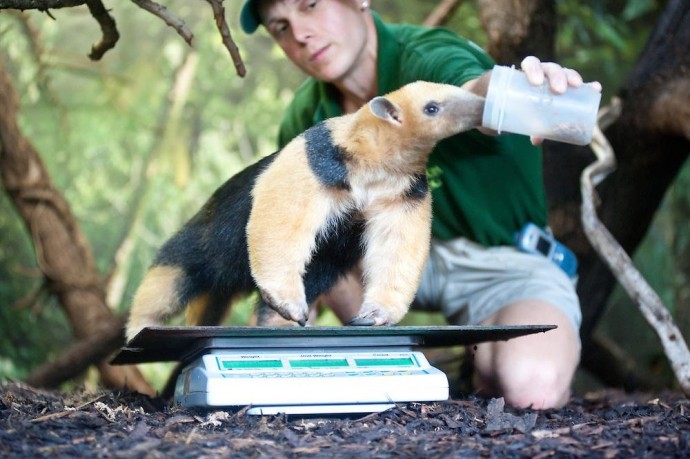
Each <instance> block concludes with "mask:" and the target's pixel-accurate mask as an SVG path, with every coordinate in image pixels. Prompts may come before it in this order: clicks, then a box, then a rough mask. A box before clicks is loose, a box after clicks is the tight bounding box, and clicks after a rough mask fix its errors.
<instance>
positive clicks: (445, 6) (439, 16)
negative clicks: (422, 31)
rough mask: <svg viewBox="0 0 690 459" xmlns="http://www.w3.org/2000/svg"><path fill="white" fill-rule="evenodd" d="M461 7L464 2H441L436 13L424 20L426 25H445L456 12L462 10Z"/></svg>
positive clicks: (435, 9) (453, 0)
mask: <svg viewBox="0 0 690 459" xmlns="http://www.w3.org/2000/svg"><path fill="white" fill-rule="evenodd" d="M460 5H462V0H441V2H440V3H439V4H438V5H437V6H436V8H434V11H432V12H431V13H430V14H429V16H427V18H426V19H425V20H424V25H425V26H427V27H438V26H441V25H443V24H445V23H446V22H448V20H449V19H450V18H451V17H452V16H453V13H455V10H457V9H458V8H460Z"/></svg>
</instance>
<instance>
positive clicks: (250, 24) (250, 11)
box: [240, 0, 261, 34]
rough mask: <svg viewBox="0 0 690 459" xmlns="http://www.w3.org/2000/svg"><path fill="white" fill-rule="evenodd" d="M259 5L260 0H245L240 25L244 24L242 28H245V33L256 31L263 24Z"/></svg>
mask: <svg viewBox="0 0 690 459" xmlns="http://www.w3.org/2000/svg"><path fill="white" fill-rule="evenodd" d="M258 7H259V2H258V0H245V2H244V5H242V11H240V26H242V30H244V31H245V33H248V34H251V33H254V32H256V29H258V28H259V26H260V25H261V19H260V18H259V11H258Z"/></svg>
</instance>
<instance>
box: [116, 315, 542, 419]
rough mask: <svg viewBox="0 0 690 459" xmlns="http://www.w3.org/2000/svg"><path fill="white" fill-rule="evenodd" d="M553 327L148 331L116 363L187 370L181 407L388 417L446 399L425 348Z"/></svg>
mask: <svg viewBox="0 0 690 459" xmlns="http://www.w3.org/2000/svg"><path fill="white" fill-rule="evenodd" d="M553 328H556V327H555V325H527V326H517V325H516V326H433V327H407V326H395V327H148V328H145V329H143V330H142V331H141V332H140V333H139V334H137V336H135V337H134V338H133V339H132V340H131V341H130V342H129V343H127V345H126V346H125V347H124V348H123V349H122V350H121V352H120V353H119V354H118V355H117V356H116V357H115V359H114V360H113V361H112V363H113V364H135V363H144V362H153V361H170V360H177V361H180V362H182V363H183V365H184V368H183V370H182V372H181V373H180V375H179V377H178V379H177V382H176V388H175V401H176V402H177V403H180V404H181V405H183V406H187V407H201V408H209V407H243V406H248V405H250V408H249V409H248V411H247V413H248V414H277V413H286V414H336V413H367V412H376V411H383V410H385V409H388V408H391V407H393V406H394V405H395V403H403V402H430V401H442V400H446V399H448V396H449V391H448V378H447V377H446V375H445V374H444V373H443V372H441V371H440V370H438V369H436V368H434V367H433V366H431V365H430V364H429V362H428V361H427V359H426V357H425V356H424V354H423V353H422V352H421V351H419V350H418V349H419V348H421V347H440V346H455V345H471V344H476V343H480V342H485V341H497V340H507V339H510V338H515V337H518V336H523V335H528V334H533V333H539V332H546V331H548V330H551V329H553Z"/></svg>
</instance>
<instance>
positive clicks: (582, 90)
mask: <svg viewBox="0 0 690 459" xmlns="http://www.w3.org/2000/svg"><path fill="white" fill-rule="evenodd" d="M600 101H601V93H600V92H599V91H597V90H595V89H593V88H591V87H589V86H588V85H582V86H580V87H579V88H570V87H569V88H568V90H567V91H566V92H564V93H563V94H555V93H554V92H552V91H551V90H550V89H549V87H548V85H547V83H544V84H543V85H541V86H534V85H532V84H530V83H529V82H528V81H527V76H526V75H525V74H524V73H523V72H521V71H519V70H516V69H515V68H513V67H504V66H500V65H497V66H495V67H494V68H493V71H492V73H491V80H490V81H489V89H488V92H487V94H486V103H485V105H484V116H483V120H482V126H483V127H485V128H489V129H493V130H495V131H497V132H498V133H499V134H500V133H501V132H512V133H514V134H524V135H529V136H535V137H541V138H543V139H550V140H556V141H559V142H565V143H570V144H574V145H587V144H588V143H590V142H591V141H592V131H593V130H594V123H596V120H597V111H598V110H599V102H600Z"/></svg>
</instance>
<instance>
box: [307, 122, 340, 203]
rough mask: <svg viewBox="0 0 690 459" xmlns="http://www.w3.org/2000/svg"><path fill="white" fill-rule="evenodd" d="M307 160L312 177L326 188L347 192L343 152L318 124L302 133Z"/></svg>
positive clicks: (323, 124)
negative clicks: (314, 176) (312, 173)
mask: <svg viewBox="0 0 690 459" xmlns="http://www.w3.org/2000/svg"><path fill="white" fill-rule="evenodd" d="M304 139H305V140H306V150H307V159H308V160H309V167H311V169H312V171H313V172H314V175H316V177H317V178H318V179H319V181H320V182H321V183H323V184H324V185H326V186H331V187H336V188H341V189H345V190H348V189H350V184H349V183H348V180H347V168H346V167H345V150H344V149H343V148H341V147H339V146H338V145H335V144H334V143H333V138H332V137H331V131H330V130H329V129H328V127H327V126H326V124H325V123H319V124H317V125H315V126H313V127H311V128H309V129H307V130H306V131H305V132H304Z"/></svg>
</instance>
